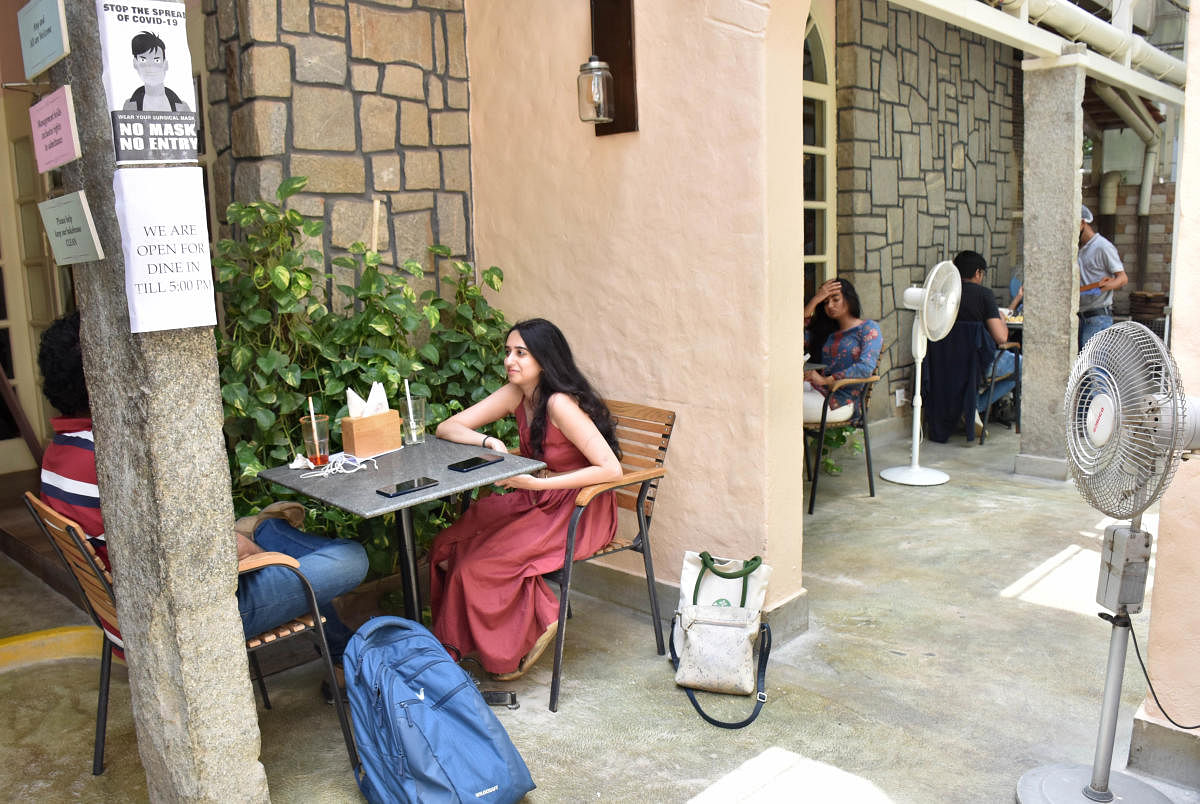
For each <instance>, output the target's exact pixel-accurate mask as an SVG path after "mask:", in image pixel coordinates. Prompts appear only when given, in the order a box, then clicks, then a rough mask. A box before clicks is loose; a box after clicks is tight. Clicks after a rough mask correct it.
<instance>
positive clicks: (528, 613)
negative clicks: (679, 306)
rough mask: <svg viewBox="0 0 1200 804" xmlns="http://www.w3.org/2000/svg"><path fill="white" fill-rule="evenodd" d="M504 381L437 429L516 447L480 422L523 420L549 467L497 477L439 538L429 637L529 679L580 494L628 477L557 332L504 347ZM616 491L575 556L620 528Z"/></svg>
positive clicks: (527, 334)
mask: <svg viewBox="0 0 1200 804" xmlns="http://www.w3.org/2000/svg"><path fill="white" fill-rule="evenodd" d="M504 354H505V357H504V367H505V369H506V371H507V373H508V384H507V385H505V386H504V387H502V388H500V389H499V390H498V391H496V392H494V393H492V394H490V395H489V396H488V397H487V398H486V399H484V400H482V401H480V402H478V403H476V404H474V405H472V406H471V407H469V408H467V409H466V410H464V411H462V412H461V413H457V414H455V415H454V416H451V417H450V418H449V419H447V420H446V421H444V422H442V423H441V424H439V425H438V428H437V435H438V437H439V438H444V439H447V440H449V441H456V442H458V443H460V444H477V445H481V446H484V447H487V448H490V449H494V450H496V451H497V452H508V449H507V447H505V445H504V444H503V443H502V442H501V441H500V439H498V438H493V437H490V436H484V435H483V434H482V433H480V432H478V429H479V428H480V427H484V426H486V425H488V424H491V423H492V422H494V421H497V420H498V419H501V418H503V417H505V416H509V415H515V416H516V419H517V428H518V430H519V432H520V437H521V450H520V451H521V454H522V455H525V456H526V457H531V458H537V459H539V460H541V461H544V462H545V463H546V469H545V470H543V471H542V472H539V473H538V475H537V476H534V475H528V474H526V475H517V476H515V477H511V478H509V479H508V480H504V481H501V482H500V483H499V485H501V486H503V487H505V488H507V489H509V490H510V491H509V493H508V494H503V495H493V496H491V497H485V498H483V499H481V500H479V501H478V502H476V503H475V504H474V505H472V506H471V507H470V508H469V509H468V510H467V512H466V513H465V514H464V515H463V517H462V519H460V520H459V521H458V522H456V523H455V524H454V525H452V526H451V527H449V528H447V529H446V530H445V531H443V532H442V533H441V534H439V535H438V537H437V538H436V539H435V540H434V543H433V549H432V552H431V554H430V575H431V582H430V593H431V598H432V605H433V633H434V634H435V635H436V636H437V638H438V639H439V640H441V641H442V642H443V643H445V644H447V645H452V646H454V647H455V648H457V649H458V650H459V651H460V652H461V653H462V654H463V655H468V654H474V655H476V656H477V657H478V658H479V661H480V663H481V664H482V665H483V668H484V669H485V670H487V671H488V672H490V673H494V674H496V677H497V678H498V679H499V680H501V681H509V680H512V679H515V678H518V677H520V676H521V675H524V673H525V672H526V671H527V670H528V669H529V668H530V667H531V666H532V665H533V663H534V662H535V661H537V659H538V657H539V656H541V654H542V652H543V651H545V649H546V647H547V646H548V645H549V644H550V643H551V642H553V641H554V636H555V634H556V633H557V630H558V599H557V598H556V597H555V596H554V593H553V592H552V591H550V587H549V586H548V585H547V584H546V582H545V581H544V580H543V579H542V577H541V576H542V575H544V574H545V573H547V572H552V571H554V570H557V569H559V568H560V567H561V566H562V561H563V551H564V550H565V549H566V540H567V525H568V523H569V521H570V518H571V513H572V511H573V510H574V507H575V496H576V492H577V490H578V489H580V488H583V487H584V486H590V485H592V484H594V483H606V482H608V481H612V480H616V479H618V478H619V477H620V476H621V464H620V461H619V460H618V457H617V456H618V447H617V439H616V434H615V432H614V426H613V421H612V416H611V415H610V414H609V412H608V408H607V407H606V406H605V405H604V402H603V400H601V398H600V397H599V395H597V394H596V392H595V391H594V390H593V389H592V387H591V385H590V384H589V383H588V381H587V379H586V378H584V376H583V374H582V373H580V371H579V369H578V368H577V367H576V366H575V360H574V358H572V356H571V348H570V346H568V345H567V341H566V338H564V337H563V334H562V332H561V331H559V329H558V327H556V326H554V324H551V323H550V322H549V321H546V320H545V319H541V318H535V319H531V320H529V321H522V322H520V323H518V324H516V325H515V326H513V328H512V329H511V330H510V331H509V333H508V339H507V341H506V342H505V346H504ZM616 525H617V503H616V498H615V497H614V496H613V494H612V492H606V493H605V494H604V495H602V496H601V497H598V498H597V499H595V500H594V501H593V502H592V503H591V504H590V505H589V506H588V508H587V511H586V513H584V515H583V517H582V519H581V520H580V522H579V525H578V526H577V529H576V542H575V552H576V555H589V554H591V553H594V552H595V551H596V550H598V549H600V548H601V547H603V546H604V545H605V544H607V543H608V542H609V541H610V540H611V539H612V536H613V534H614V533H615V532H616Z"/></svg>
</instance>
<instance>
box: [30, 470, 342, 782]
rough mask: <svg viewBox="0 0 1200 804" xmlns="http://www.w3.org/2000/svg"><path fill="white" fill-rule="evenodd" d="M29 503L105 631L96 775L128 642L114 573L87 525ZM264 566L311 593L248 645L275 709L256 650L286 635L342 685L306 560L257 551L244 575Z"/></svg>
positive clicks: (245, 563) (241, 567) (244, 564)
mask: <svg viewBox="0 0 1200 804" xmlns="http://www.w3.org/2000/svg"><path fill="white" fill-rule="evenodd" d="M25 505H26V507H27V508H29V512H30V513H31V514H33V518H34V519H35V520H36V521H37V523H38V527H39V528H41V530H42V533H44V534H45V535H46V538H47V539H49V540H50V544H51V546H53V547H54V552H56V553H57V554H58V557H59V558H60V559H62V561H63V563H64V564H66V566H67V569H69V570H70V571H71V577H72V578H73V579H74V581H75V584H76V587H77V588H78V591H79V595H80V597H81V598H82V600H83V603H84V606H85V608H86V609H87V612H88V614H90V615H91V617H92V620H93V621H94V622H95V623H96V625H97V626H99V627H100V629H101V630H102V631H103V633H104V647H103V648H102V650H101V653H100V695H99V700H98V701H97V703H96V742H95V748H94V750H93V754H92V774H93V775H97V776H98V775H99V774H101V773H103V772H104V732H105V728H106V726H107V722H108V688H109V676H110V672H111V669H112V656H113V652H114V651H116V652H117V655H118V657H119V658H123V656H124V643H123V642H122V641H121V632H120V630H119V627H118V624H117V601H116V598H115V597H114V595H113V587H112V573H110V572H109V571H108V570H107V569H105V567H104V565H103V563H102V562H101V561H100V558H99V556H97V555H96V551H95V549H94V548H93V547H92V545H91V543H89V542H88V540H87V539H85V538H83V537H82V535H81V534H82V533H83V529H82V528H80V527H79V525H78V524H76V523H75V522H74V521H73V520H70V519H68V518H66V517H64V516H63V515H61V514H59V513H58V512H57V511H55V510H54V509H52V508H50V507H49V506H48V505H46V504H45V503H43V502H42V501H41V500H40V499H38V498H37V497H35V496H34V495H33V494H31V493H30V492H25ZM264 567H287V568H288V569H289V570H291V571H292V572H294V573H296V576H297V577H298V578H299V579H300V582H301V583H302V584H303V586H304V589H305V591H306V592H307V593H308V602H309V609H310V611H309V613H308V614H306V615H304V616H303V617H300V618H299V619H296V620H292V621H291V622H287V623H284V624H283V625H280V626H278V627H277V628H272V629H271V630H269V631H266V632H264V633H262V634H259V635H257V636H255V637H252V638H251V639H248V640H246V650H247V652H248V654H249V657H250V663H251V665H252V666H253V669H254V675H255V679H256V681H257V682H258V687H259V690H260V691H261V693H262V697H263V706H265V707H266V708H267V709H270V708H271V702H270V699H268V698H267V687H266V683H265V682H264V681H263V676H262V672H261V668H260V667H259V664H258V659H257V658H255V656H254V651H256V650H258V649H259V648H262V647H265V646H266V645H269V644H272V643H275V642H278V641H279V640H281V639H287V638H288V637H292V636H297V635H299V634H305V633H307V634H309V635H310V636H312V637H313V638H314V640H315V641H316V643H317V647H318V650H319V651H320V653H321V656H322V657H323V658H324V660H325V669H326V672H327V673H328V675H329V683H330V685H331V688H332V689H334V690H336V689H337V679H336V677H335V675H334V670H333V662H332V661H331V660H330V658H329V646H328V644H327V643H326V641H325V628H324V626H323V625H322V623H323V620H324V618H323V617H321V616H320V610H319V608H318V606H317V598H316V595H315V594H314V593H313V590H312V587H311V586H310V585H309V583H308V579H307V578H305V577H304V575H303V573H301V572H300V562H299V561H297V560H296V559H295V558H293V557H291V556H289V555H285V554H283V553H255V554H254V555H252V556H249V557H247V558H245V559H243V560H242V561H240V562H239V563H238V574H239V575H240V574H241V573H244V572H255V571H257V570H260V569H262V568H264ZM333 697H334V706H335V708H336V709H337V714H338V721H339V723H340V724H341V727H342V737H343V739H345V741H346V751H347V753H348V754H349V755H350V764H351V767H354V768H357V767H358V753H357V752H356V751H355V749H354V738H353V737H352V736H351V733H350V721H349V719H348V718H347V716H346V709H345V706H344V704H343V703H342V697H341V695H338V694H336V693H335V694H334V696H333Z"/></svg>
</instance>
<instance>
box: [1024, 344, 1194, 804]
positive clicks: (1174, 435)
mask: <svg viewBox="0 0 1200 804" xmlns="http://www.w3.org/2000/svg"><path fill="white" fill-rule="evenodd" d="M1063 404H1064V408H1065V412H1066V415H1067V464H1068V465H1069V467H1070V470H1071V477H1072V479H1073V480H1074V481H1075V486H1076V487H1077V488H1078V489H1079V493H1080V494H1082V495H1083V498H1084V499H1085V500H1086V501H1087V503H1088V504H1089V505H1091V506H1092V507H1093V508H1095V509H1096V510H1098V511H1101V512H1102V513H1105V514H1107V515H1108V516H1110V517H1112V518H1114V519H1122V520H1124V519H1132V521H1131V522H1130V524H1129V525H1128V526H1126V525H1124V524H1114V525H1109V526H1108V528H1106V529H1105V531H1104V548H1103V554H1102V557H1101V563H1100V567H1101V569H1100V581H1099V584H1098V585H1097V590H1096V602H1097V603H1099V604H1100V605H1101V606H1103V607H1104V608H1106V609H1109V610H1110V611H1113V612H1115V616H1114V615H1107V614H1101V615H1100V616H1101V617H1102V618H1104V619H1105V620H1108V621H1109V622H1111V623H1112V635H1111V638H1110V641H1109V648H1108V670H1107V673H1106V675H1105V681H1104V702H1103V705H1102V707H1101V710H1100V729H1099V733H1098V734H1097V737H1096V753H1095V757H1094V759H1093V761H1092V765H1091V766H1090V767H1089V766H1087V765H1046V766H1043V767H1040V768H1035V769H1033V770H1031V771H1028V772H1027V773H1025V774H1024V775H1023V776H1022V777H1021V779H1020V781H1019V782H1018V783H1017V801H1018V802H1019V804H1043V802H1079V803H1080V804H1085V803H1087V802H1094V801H1113V800H1114V799H1117V800H1120V801H1136V802H1148V803H1149V804H1157V802H1163V804H1169V802H1170V799H1168V798H1167V797H1166V796H1164V795H1163V794H1161V793H1159V792H1158V791H1157V790H1155V789H1154V788H1153V787H1151V786H1150V785H1148V784H1146V783H1145V782H1142V781H1141V780H1139V779H1136V778H1134V777H1132V776H1128V775H1126V774H1124V773H1119V772H1118V773H1112V753H1113V742H1114V740H1115V737H1116V731H1117V707H1118V705H1119V703H1120V700H1121V680H1122V676H1123V675H1124V669H1125V651H1126V648H1127V646H1128V644H1129V627H1130V622H1129V615H1130V614H1137V613H1138V612H1139V611H1141V610H1142V602H1143V600H1144V598H1145V594H1146V576H1147V573H1148V572H1149V567H1150V545H1151V536H1150V534H1149V533H1147V532H1146V531H1143V530H1142V529H1141V519H1142V512H1143V511H1145V510H1146V509H1147V508H1149V507H1150V506H1151V505H1153V504H1154V503H1155V502H1156V501H1157V500H1158V498H1159V497H1161V496H1162V493H1163V492H1164V491H1166V488H1167V486H1168V485H1170V482H1171V478H1172V477H1173V476H1174V474H1175V469H1176V467H1178V465H1179V458H1180V455H1181V454H1182V453H1185V452H1194V451H1196V450H1197V449H1198V448H1200V433H1198V432H1197V428H1198V426H1200V417H1197V416H1194V415H1192V416H1189V415H1188V414H1189V408H1190V409H1192V410H1200V407H1197V406H1200V399H1196V398H1194V397H1185V396H1184V394H1183V385H1182V383H1181V382H1180V379H1179V371H1178V369H1177V368H1176V367H1175V361H1174V360H1173V359H1172V358H1171V355H1170V353H1168V352H1167V348H1166V346H1164V345H1163V342H1162V341H1160V340H1159V339H1158V338H1157V337H1156V336H1155V335H1154V333H1153V332H1151V331H1150V330H1149V329H1147V328H1146V327H1144V326H1142V325H1141V324H1137V323H1134V322H1132V321H1125V322H1122V323H1120V324H1116V325H1115V326H1112V327H1109V328H1108V329H1106V330H1104V331H1103V332H1100V333H1099V334H1097V335H1095V336H1093V337H1092V339H1091V340H1090V341H1088V343H1087V345H1086V346H1085V347H1084V349H1083V351H1082V352H1081V353H1080V354H1079V357H1078V358H1077V359H1076V361H1075V365H1074V367H1073V368H1072V370H1071V378H1070V380H1069V381H1068V382H1067V393H1066V397H1065V399H1064V402H1063Z"/></svg>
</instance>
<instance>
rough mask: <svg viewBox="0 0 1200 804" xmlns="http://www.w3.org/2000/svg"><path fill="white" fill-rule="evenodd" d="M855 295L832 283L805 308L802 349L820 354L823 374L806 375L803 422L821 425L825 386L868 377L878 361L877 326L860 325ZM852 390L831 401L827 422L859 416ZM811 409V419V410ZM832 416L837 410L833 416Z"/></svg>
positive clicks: (846, 285) (845, 284)
mask: <svg viewBox="0 0 1200 804" xmlns="http://www.w3.org/2000/svg"><path fill="white" fill-rule="evenodd" d="M861 316H862V307H861V305H860V304H859V301H858V293H857V292H855V290H854V285H852V284H850V282H849V281H848V280H845V279H830V280H829V281H828V282H825V283H824V284H823V285H821V287H820V288H819V289H818V290H817V293H816V295H814V296H813V298H812V299H810V300H809V301H808V304H806V305H805V306H804V348H805V351H811V350H812V349H813V348H814V347H819V348H820V350H821V363H823V364H824V365H825V369H824V371H823V372H819V371H808V372H806V373H805V375H804V379H805V386H804V390H805V394H804V420H805V421H819V420H820V418H821V406H822V405H823V404H824V402H825V400H824V397H825V396H827V395H828V394H829V390H828V389H829V386H831V385H833V383H834V382H836V381H837V380H843V379H847V378H850V377H870V376H871V375H872V374H873V373H875V364H876V363H878V362H879V350H880V349H881V348H882V347H883V333H882V332H880V330H879V324H877V323H875V322H874V321H869V320H864V319H863V318H862V317H861ZM865 387H866V386H863V385H852V386H849V387H846V388H840V389H838V390H837V391H835V392H834V394H833V397H832V398H830V400H829V416H828V418H827V419H826V421H827V422H829V423H834V422H844V421H850V420H851V419H854V420H857V419H858V418H859V417H860V416H861V415H862V411H861V405H860V402H859V400H860V399H861V398H862V393H863V389H864V388H865ZM814 410H815V414H813V411H814ZM835 411H837V412H836V413H835Z"/></svg>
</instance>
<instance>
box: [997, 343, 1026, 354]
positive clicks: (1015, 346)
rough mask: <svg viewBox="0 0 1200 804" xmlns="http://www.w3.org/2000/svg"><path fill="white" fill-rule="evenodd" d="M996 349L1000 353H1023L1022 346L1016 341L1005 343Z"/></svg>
mask: <svg viewBox="0 0 1200 804" xmlns="http://www.w3.org/2000/svg"><path fill="white" fill-rule="evenodd" d="M996 349H998V350H999V351H1002V352H1003V351H1013V352H1019V351H1021V344H1019V343H1017V342H1016V341H1005V342H1004V343H1002V344H1000V345H999V346H997V347H996Z"/></svg>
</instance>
